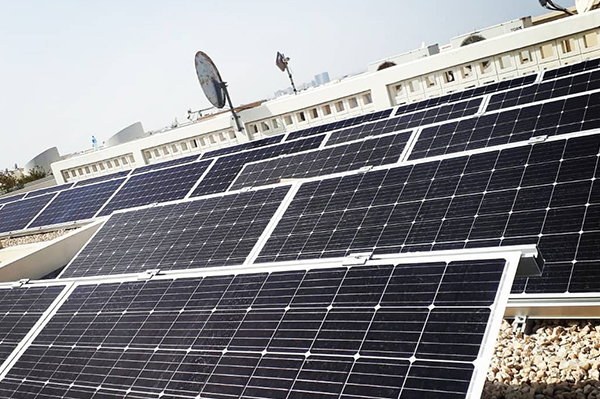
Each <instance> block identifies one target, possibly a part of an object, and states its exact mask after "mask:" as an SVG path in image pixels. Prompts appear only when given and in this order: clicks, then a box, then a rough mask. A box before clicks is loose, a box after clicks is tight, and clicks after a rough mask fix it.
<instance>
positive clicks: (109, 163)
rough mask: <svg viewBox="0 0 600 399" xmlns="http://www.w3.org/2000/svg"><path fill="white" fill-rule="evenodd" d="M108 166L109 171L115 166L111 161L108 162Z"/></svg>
mask: <svg viewBox="0 0 600 399" xmlns="http://www.w3.org/2000/svg"><path fill="white" fill-rule="evenodd" d="M106 166H107V167H108V169H112V167H113V164H112V162H110V161H106Z"/></svg>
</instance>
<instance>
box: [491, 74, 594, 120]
mask: <svg viewBox="0 0 600 399" xmlns="http://www.w3.org/2000/svg"><path fill="white" fill-rule="evenodd" d="M597 89H600V70H597V71H593V72H587V73H582V74H580V75H576V76H568V77H565V78H561V79H557V80H553V81H545V82H542V83H540V84H536V85H533V86H527V87H523V88H520V89H516V90H511V91H507V92H504V93H498V94H495V95H493V96H492V97H491V99H490V103H489V105H488V107H487V109H486V110H487V111H493V110H497V109H500V108H508V107H514V106H517V105H524V104H529V103H532V102H538V101H543V100H548V99H553V98H558V97H563V96H567V95H573V94H580V93H584V92H586V91H592V90H597Z"/></svg>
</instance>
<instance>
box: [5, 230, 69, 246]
mask: <svg viewBox="0 0 600 399" xmlns="http://www.w3.org/2000/svg"><path fill="white" fill-rule="evenodd" d="M72 230H73V229H66V230H56V231H51V232H49V233H41V234H32V235H27V236H23V237H14V238H1V239H0V248H6V247H14V246H17V245H25V244H34V243H37V242H44V241H51V240H54V239H55V238H57V237H61V236H63V235H65V234H67V233H68V232H70V231H72Z"/></svg>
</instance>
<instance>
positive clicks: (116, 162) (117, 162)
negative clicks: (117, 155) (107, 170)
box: [113, 159, 121, 166]
mask: <svg viewBox="0 0 600 399" xmlns="http://www.w3.org/2000/svg"><path fill="white" fill-rule="evenodd" d="M113 162H114V163H115V166H121V164H120V163H119V160H118V159H115V160H114V161H113Z"/></svg>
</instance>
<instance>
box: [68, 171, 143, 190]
mask: <svg viewBox="0 0 600 399" xmlns="http://www.w3.org/2000/svg"><path fill="white" fill-rule="evenodd" d="M129 173H131V171H130V170H123V171H121V172H117V173H111V174H110V175H104V176H98V177H92V178H91V179H86V180H79V181H77V182H75V187H81V186H87V185H89V184H94V183H100V182H103V181H107V180H111V179H118V178H120V177H125V176H127V175H129Z"/></svg>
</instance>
